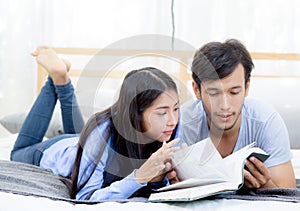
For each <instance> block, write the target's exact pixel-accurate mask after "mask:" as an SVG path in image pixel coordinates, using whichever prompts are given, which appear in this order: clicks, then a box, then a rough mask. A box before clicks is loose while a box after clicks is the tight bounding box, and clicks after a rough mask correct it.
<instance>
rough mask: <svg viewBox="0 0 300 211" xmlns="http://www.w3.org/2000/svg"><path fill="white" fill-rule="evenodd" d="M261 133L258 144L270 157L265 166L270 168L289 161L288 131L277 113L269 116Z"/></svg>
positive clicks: (290, 154)
mask: <svg viewBox="0 0 300 211" xmlns="http://www.w3.org/2000/svg"><path fill="white" fill-rule="evenodd" d="M263 131H264V132H263V135H262V139H261V141H260V143H258V144H259V147H260V148H262V149H263V150H264V151H266V152H267V153H268V154H269V155H270V157H269V158H268V159H267V160H266V161H265V164H266V166H268V167H271V166H275V165H279V164H282V163H285V162H287V161H289V160H291V159H292V153H291V150H290V145H289V135H288V131H287V128H286V126H285V124H284V121H283V120H282V118H281V117H280V115H279V114H278V113H277V112H274V113H273V114H272V115H271V116H270V118H269V119H268V121H267V122H266V124H265V126H264V128H263Z"/></svg>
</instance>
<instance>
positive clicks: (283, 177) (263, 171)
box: [244, 157, 296, 189]
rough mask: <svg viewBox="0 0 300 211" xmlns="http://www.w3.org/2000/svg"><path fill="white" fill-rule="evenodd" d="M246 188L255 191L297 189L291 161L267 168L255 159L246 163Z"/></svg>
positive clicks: (252, 158)
mask: <svg viewBox="0 0 300 211" xmlns="http://www.w3.org/2000/svg"><path fill="white" fill-rule="evenodd" d="M246 167H247V170H245V171H244V172H245V173H244V176H245V186H246V187H248V188H255V189H270V188H295V187H296V179H295V175H294V170H293V166H292V163H291V161H288V162H285V163H283V164H279V165H276V166H273V167H270V168H267V167H266V166H265V164H264V163H263V162H261V161H259V160H258V159H256V158H255V157H251V158H250V159H249V160H247V161H246Z"/></svg>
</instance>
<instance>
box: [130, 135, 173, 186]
mask: <svg viewBox="0 0 300 211" xmlns="http://www.w3.org/2000/svg"><path fill="white" fill-rule="evenodd" d="M178 141H179V140H178V139H174V140H172V141H170V142H169V143H166V144H163V146H162V147H161V148H160V149H158V150H157V151H156V152H155V153H153V154H152V155H151V156H150V158H149V159H148V160H147V161H146V162H145V163H144V164H143V165H142V166H141V167H140V168H139V169H137V170H136V172H135V178H136V180H137V181H138V182H139V183H145V182H158V181H161V180H162V179H163V178H164V177H165V175H166V173H167V172H168V171H170V170H171V169H172V154H173V153H174V152H175V151H176V150H178V149H179V148H178V147H174V145H175V144H177V143H178Z"/></svg>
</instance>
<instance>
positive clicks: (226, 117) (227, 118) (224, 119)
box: [217, 114, 233, 121]
mask: <svg viewBox="0 0 300 211" xmlns="http://www.w3.org/2000/svg"><path fill="white" fill-rule="evenodd" d="M217 116H218V117H220V118H221V119H222V120H223V121H229V120H230V118H231V117H232V116H233V114H217Z"/></svg>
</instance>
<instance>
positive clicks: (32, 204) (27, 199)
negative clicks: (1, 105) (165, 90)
mask: <svg viewBox="0 0 300 211" xmlns="http://www.w3.org/2000/svg"><path fill="white" fill-rule="evenodd" d="M16 136H17V135H16V134H14V135H10V136H7V137H4V138H1V136H0V159H2V160H9V153H10V150H11V147H12V146H13V142H14V140H15V138H16ZM293 154H294V159H293V165H294V167H295V173H296V177H297V178H300V150H293ZM42 208H43V210H63V211H71V210H72V211H73V210H80V211H82V210H88V211H93V210H97V211H99V210H130V211H135V210H136V211H141V210H143V211H144V210H146V211H147V210H149V211H153V210H156V211H157V210H172V211H173V210H175V211H176V210H205V211H206V210H230V211H235V210H237V211H240V210H243V211H246V210H252V211H253V210H264V211H266V210H271V209H272V210H274V209H275V210H289V211H291V210H300V203H289V202H277V201H246V200H236V199H230V200H229V199H216V200H198V201H194V202H184V203H143V202H126V203H119V202H104V203H99V204H94V205H87V204H76V205H74V204H71V203H69V202H64V201H54V200H51V199H47V198H41V197H34V196H23V195H18V194H12V193H4V192H0V211H2V210H3V211H9V210H18V211H20V210H31V211H35V210H36V211H40V210H41V209H42Z"/></svg>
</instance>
